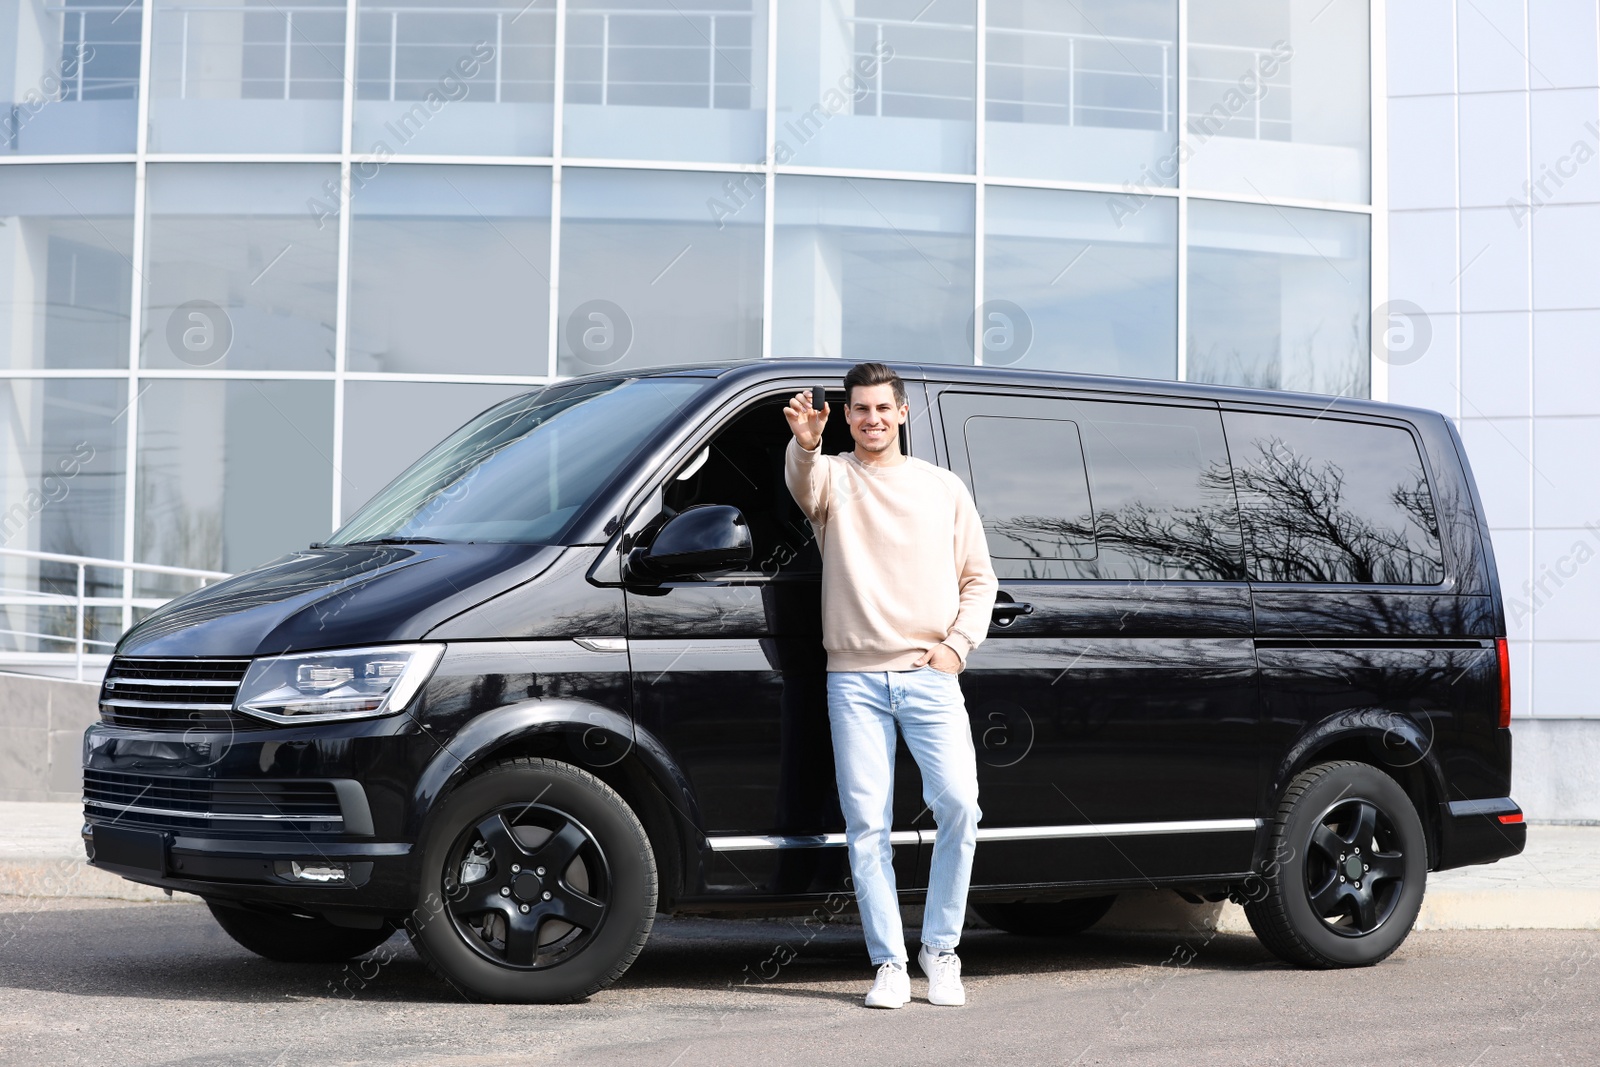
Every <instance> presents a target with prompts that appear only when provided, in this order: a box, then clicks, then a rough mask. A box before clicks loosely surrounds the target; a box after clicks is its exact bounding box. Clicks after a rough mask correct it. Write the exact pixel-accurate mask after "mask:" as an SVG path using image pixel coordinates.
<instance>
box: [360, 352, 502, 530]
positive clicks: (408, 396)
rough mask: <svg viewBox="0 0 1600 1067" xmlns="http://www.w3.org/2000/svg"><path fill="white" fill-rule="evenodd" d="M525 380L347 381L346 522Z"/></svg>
mask: <svg viewBox="0 0 1600 1067" xmlns="http://www.w3.org/2000/svg"><path fill="white" fill-rule="evenodd" d="M526 391H527V390H526V389H524V388H523V387H521V386H506V385H442V384H439V383H437V382H361V381H356V382H347V383H345V387H344V461H343V462H342V463H341V464H340V466H339V476H340V478H341V479H343V482H344V484H343V486H342V487H341V489H340V497H339V500H340V509H341V515H340V522H344V521H346V520H348V519H349V518H350V516H351V515H354V514H355V513H356V510H357V509H358V508H360V507H361V505H363V504H365V503H366V502H367V501H368V500H371V499H372V498H373V496H375V495H376V494H377V493H378V491H379V490H380V489H382V488H383V487H384V486H386V485H388V484H389V483H390V482H392V481H394V479H395V478H397V477H399V475H400V473H401V472H402V471H404V470H405V469H406V468H407V467H409V466H411V464H412V463H414V462H416V461H417V460H418V459H420V458H421V457H422V454H423V453H424V452H426V451H428V449H430V448H432V447H433V446H434V445H435V444H437V443H439V442H440V441H443V440H444V439H445V438H446V437H448V436H450V434H452V433H453V432H455V431H456V430H457V429H459V428H460V427H461V426H462V424H464V423H465V422H467V420H468V419H471V418H472V417H473V416H474V415H477V414H479V413H480V412H482V411H484V410H485V409H487V408H489V407H491V406H493V405H494V404H498V403H499V402H500V401H502V400H505V399H506V398H507V397H510V396H514V395H515V394H517V393H521V392H526Z"/></svg>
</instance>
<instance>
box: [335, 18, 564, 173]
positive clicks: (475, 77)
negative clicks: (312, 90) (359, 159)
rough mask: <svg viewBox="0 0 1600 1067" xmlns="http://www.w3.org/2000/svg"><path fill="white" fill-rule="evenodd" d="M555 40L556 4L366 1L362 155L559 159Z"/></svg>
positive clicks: (360, 64) (361, 36) (359, 102)
mask: <svg viewBox="0 0 1600 1067" xmlns="http://www.w3.org/2000/svg"><path fill="white" fill-rule="evenodd" d="M555 40H556V6H555V0H533V2H532V3H529V2H528V0H476V2H474V3H472V4H463V5H459V6H456V5H441V4H440V3H438V0H382V2H379V3H374V4H362V5H361V12H360V15H359V16H358V21H357V24H356V104H355V131H354V141H353V143H354V146H355V149H356V151H358V152H371V153H373V154H374V155H379V156H384V155H388V154H390V153H400V152H422V153H428V154H432V155H473V156H486V155H529V156H533V155H549V154H550V138H551V115H552V106H551V102H552V101H553V100H554V99H555V95H554V92H553V89H554V84H555V63H556V58H555Z"/></svg>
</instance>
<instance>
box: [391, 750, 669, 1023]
mask: <svg viewBox="0 0 1600 1067" xmlns="http://www.w3.org/2000/svg"><path fill="white" fill-rule="evenodd" d="M420 862H421V871H422V875H421V885H420V890H419V899H418V905H417V907H416V909H415V910H414V911H413V912H412V921H411V922H408V923H407V924H406V928H407V932H408V933H409V935H410V937H411V941H412V944H413V945H415V946H416V949H417V952H418V953H419V954H420V955H421V956H422V958H423V959H424V960H426V961H427V963H428V964H429V966H431V967H432V968H433V970H434V971H435V972H436V973H437V974H438V975H439V976H440V977H441V978H443V979H444V980H445V981H446V982H448V983H450V984H451V985H452V986H454V987H455V988H456V989H457V990H458V991H459V992H460V993H461V994H462V995H464V996H466V997H468V998H471V999H473V1000H482V1001H492V1002H497V1003H521V1004H557V1003H565V1002H570V1001H575V1000H582V999H584V998H585V997H587V996H589V995H590V994H592V993H595V992H597V991H599V990H601V989H604V988H605V987H606V986H608V985H610V984H611V983H612V982H614V981H616V980H617V979H618V978H620V977H621V976H622V974H623V973H624V972H625V971H627V969H628V967H629V966H630V965H631V964H632V963H633V961H634V959H635V958H636V957H637V956H638V955H639V951H640V950H641V949H642V948H643V947H644V943H645V941H646V940H647V939H648V938H649V936H650V928H651V926H652V925H653V924H654V922H655V914H656V892H657V875H656V863H655V854H654V852H653V851H652V850H651V847H650V839H649V838H648V837H647V836H646V835H645V832H644V827H643V826H641V825H640V823H639V820H638V818H637V817H636V816H635V815H634V813H633V811H632V809H630V808H629V807H628V805H627V803H626V802H625V801H623V799H622V798H621V797H620V796H618V795H617V793H616V792H615V791H614V790H612V788H611V787H610V786H608V785H606V784H605V783H604V782H602V781H600V779H598V778H596V777H595V776H594V775H592V774H589V773H588V772H586V771H582V770H579V769H578V768H576V767H572V766H569V765H567V764H564V763H559V762H556V761H554V760H545V759H513V760H506V761H504V762H502V763H497V764H495V765H494V766H492V767H490V768H489V769H488V770H486V771H484V772H482V773H480V774H477V775H475V776H474V777H472V778H470V779H468V780H467V781H466V782H464V783H463V784H462V785H461V786H459V787H458V788H457V789H456V790H455V791H454V792H452V793H451V794H450V795H449V796H447V797H445V798H444V800H443V801H442V802H441V803H440V805H439V807H438V809H437V811H436V812H435V813H434V815H433V816H432V817H431V818H430V820H429V823H428V826H427V828H426V830H425V831H424V833H423V835H422V841H421V845H420Z"/></svg>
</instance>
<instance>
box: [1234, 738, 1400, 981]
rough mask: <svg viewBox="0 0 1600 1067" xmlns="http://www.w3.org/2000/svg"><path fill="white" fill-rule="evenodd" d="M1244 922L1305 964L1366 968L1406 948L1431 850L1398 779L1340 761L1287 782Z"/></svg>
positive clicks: (1247, 896)
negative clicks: (1405, 943)
mask: <svg viewBox="0 0 1600 1067" xmlns="http://www.w3.org/2000/svg"><path fill="white" fill-rule="evenodd" d="M1270 829H1271V833H1270V836H1269V839H1268V850H1267V854H1266V856H1265V857H1263V861H1262V864H1261V865H1260V867H1259V869H1258V871H1257V872H1256V877H1255V878H1253V879H1252V880H1251V883H1250V884H1249V885H1248V886H1247V887H1246V888H1245V889H1244V890H1242V891H1241V895H1242V896H1243V898H1244V910H1245V916H1246V917H1247V918H1248V919H1249V920H1250V926H1251V928H1252V929H1253V930H1255V932H1256V936H1257V937H1259V938H1260V939H1261V942H1262V944H1264V945H1265V946H1266V947H1267V948H1268V949H1270V950H1271V951H1272V952H1273V953H1274V954H1275V955H1276V956H1278V957H1279V958H1280V959H1283V960H1285V961H1287V962H1289V963H1294V964H1298V965H1300V966H1303V967H1315V968H1332V967H1362V966H1369V965H1371V964H1374V963H1377V962H1379V961H1380V960H1383V959H1385V958H1387V957H1388V956H1389V954H1390V953H1392V952H1394V950H1395V949H1397V948H1399V947H1400V944H1401V942H1403V941H1404V940H1405V939H1406V936H1407V935H1408V934H1409V933H1410V932H1411V927H1412V926H1413V924H1415V922H1416V920H1417V914H1418V912H1420V911H1421V909H1422V896H1423V893H1424V891H1425V890H1426V887H1427V877H1428V847H1427V838H1426V836H1425V834H1424V832H1423V828H1422V820H1421V819H1420V818H1419V817H1418V815H1417V810H1416V807H1415V806H1414V805H1413V804H1412V801H1411V798H1410V797H1409V796H1408V795H1407V794H1406V791H1405V790H1404V789H1402V788H1401V787H1400V783H1398V782H1396V781H1395V780H1394V779H1393V778H1391V777H1389V776H1388V775H1387V774H1385V773H1384V772H1383V771H1381V770H1379V769H1378V768H1377V767H1373V766H1370V765H1368V764H1365V763H1356V762H1351V761H1343V760H1342V761H1339V762H1332V763H1321V764H1318V765H1316V766H1314V767H1310V768H1308V769H1307V770H1305V771H1302V772H1301V773H1300V774H1299V775H1297V776H1296V777H1295V779H1294V780H1293V781H1292V782H1290V783H1289V787H1288V789H1286V790H1285V791H1284V795H1283V799H1282V801H1281V802H1280V804H1279V806H1278V812H1277V816H1276V818H1275V819H1274V820H1273V822H1272V825H1271V828H1270Z"/></svg>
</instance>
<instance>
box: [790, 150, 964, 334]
mask: <svg viewBox="0 0 1600 1067" xmlns="http://www.w3.org/2000/svg"><path fill="white" fill-rule="evenodd" d="M777 215H778V217H777V226H776V237H775V239H774V247H773V267H772V270H773V283H772V348H773V353H774V354H775V355H779V356H843V357H847V358H850V359H903V360H914V361H927V362H936V363H971V362H972V359H973V357H972V342H971V324H972V319H973V314H972V293H973V258H972V256H973V245H974V241H973V227H974V208H973V189H972V187H971V186H967V185H945V184H940V183H935V182H898V181H882V180H874V179H869V178H813V177H800V176H791V175H785V176H783V177H780V178H779V179H778V197H777Z"/></svg>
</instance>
